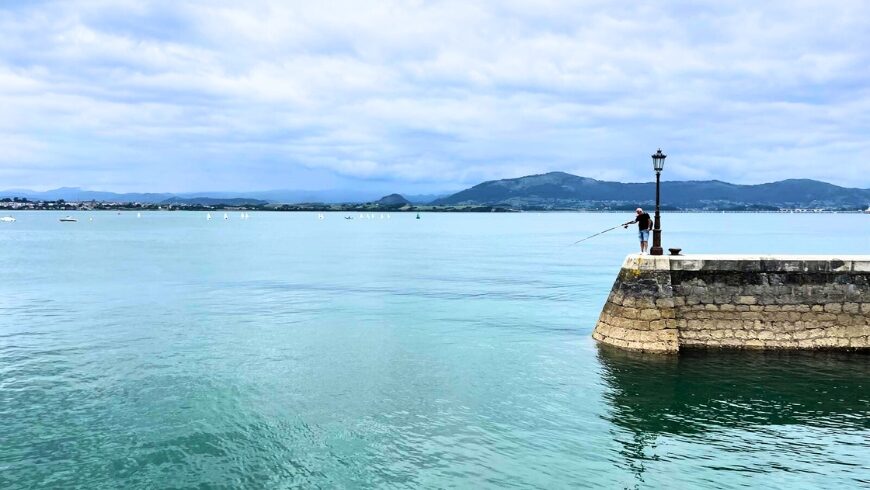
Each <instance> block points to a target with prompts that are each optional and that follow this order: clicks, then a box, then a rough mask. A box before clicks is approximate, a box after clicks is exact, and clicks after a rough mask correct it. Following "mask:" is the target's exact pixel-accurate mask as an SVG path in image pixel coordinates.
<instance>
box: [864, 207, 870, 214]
mask: <svg viewBox="0 0 870 490" xmlns="http://www.w3.org/2000/svg"><path fill="white" fill-rule="evenodd" d="M864 214H870V206H867V209H865V210H864Z"/></svg>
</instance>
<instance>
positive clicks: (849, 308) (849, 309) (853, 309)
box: [843, 303, 861, 314]
mask: <svg viewBox="0 0 870 490" xmlns="http://www.w3.org/2000/svg"><path fill="white" fill-rule="evenodd" d="M860 310H861V305H859V304H858V303H843V312H844V313H852V314H858V313H859V312H860Z"/></svg>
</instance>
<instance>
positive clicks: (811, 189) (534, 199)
mask: <svg viewBox="0 0 870 490" xmlns="http://www.w3.org/2000/svg"><path fill="white" fill-rule="evenodd" d="M661 192H662V204H663V205H666V206H667V207H669V208H681V209H767V208H770V209H777V208H780V207H785V208H829V209H831V208H833V209H846V208H847V209H858V208H864V207H867V205H868V204H870V189H852V188H846V187H839V186H836V185H833V184H828V183H825V182H819V181H816V180H808V179H789V180H783V181H780V182H772V183H769V184H759V185H738V184H729V183H727V182H721V181H718V180H708V181H664V182H662V187H661ZM654 201H655V183H654V182H644V183H621V182H607V181H600V180H595V179H590V178H587V177H578V176H576V175H571V174H568V173H565V172H550V173H546V174H541V175H530V176H527V177H520V178H516V179H502V180H492V181H488V182H483V183H481V184H478V185H476V186H474V187H471V188H469V189H466V190H464V191H460V192H457V193H456V194H453V195H451V196H447V197H444V198H440V199H436V200H435V201H433V202H432V204H435V205H452V206H456V205H498V204H504V205H508V206H511V207H515V208H523V209H584V208H585V209H590V208H594V209H601V208H611V209H630V208H633V207H634V206H637V205H644V206H649V204H651V203H653V202H654Z"/></svg>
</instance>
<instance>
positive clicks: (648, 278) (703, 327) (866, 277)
mask: <svg viewBox="0 0 870 490" xmlns="http://www.w3.org/2000/svg"><path fill="white" fill-rule="evenodd" d="M592 336H593V337H594V338H595V339H596V340H598V341H600V342H603V343H606V344H611V345H614V346H617V347H622V348H626V349H634V350H642V351H658V352H677V351H678V350H679V349H681V348H684V347H688V348H752V349H821V348H827V349H870V256H845V257H834V256H748V255H695V256H692V255H686V256H648V255H646V256H640V255H630V256H628V257H627V258H626V259H625V262H624V263H623V265H622V269H621V270H620V271H619V275H618V276H617V278H616V281H615V282H614V284H613V288H612V290H611V292H610V295H609V297H608V298H607V302H606V303H605V305H604V308H603V310H602V312H601V316H600V317H599V319H598V323H597V324H596V326H595V330H594V332H593V334H592Z"/></svg>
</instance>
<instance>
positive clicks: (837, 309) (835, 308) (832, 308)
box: [825, 303, 843, 313]
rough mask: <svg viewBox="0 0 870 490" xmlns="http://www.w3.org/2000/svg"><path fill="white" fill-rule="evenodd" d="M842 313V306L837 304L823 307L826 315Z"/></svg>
mask: <svg viewBox="0 0 870 490" xmlns="http://www.w3.org/2000/svg"><path fill="white" fill-rule="evenodd" d="M841 311H843V305H841V304H838V303H828V304H826V305H825V312H827V313H840V312H841Z"/></svg>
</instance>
